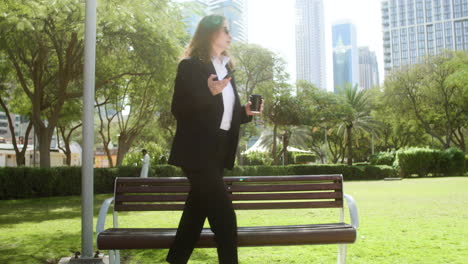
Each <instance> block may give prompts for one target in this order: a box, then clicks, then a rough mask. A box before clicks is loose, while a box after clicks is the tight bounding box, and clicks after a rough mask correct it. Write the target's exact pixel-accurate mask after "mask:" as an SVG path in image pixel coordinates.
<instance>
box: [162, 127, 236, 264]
mask: <svg viewBox="0 0 468 264" xmlns="http://www.w3.org/2000/svg"><path fill="white" fill-rule="evenodd" d="M216 144H217V153H216V158H214V160H213V164H212V165H213V166H207V168H203V169H187V168H182V169H183V171H184V174H185V176H186V177H187V178H188V179H189V181H190V185H191V190H190V192H189V195H188V197H187V201H186V202H185V208H184V212H183V214H182V217H181V219H180V223H179V227H178V229H177V233H176V237H175V240H174V243H173V245H172V246H171V248H170V249H169V253H168V255H167V259H166V260H167V261H168V262H169V263H172V264H185V263H187V262H188V260H189V258H190V255H191V254H192V251H193V249H194V247H195V244H196V242H197V241H198V239H199V237H200V232H201V231H202V229H203V225H204V223H205V219H206V218H208V221H209V223H210V228H211V230H212V231H213V233H214V234H215V239H216V244H217V251H218V260H219V263H221V264H237V263H238V260H237V259H238V257H237V222H236V214H235V212H234V208H233V206H232V201H231V199H230V198H229V196H228V192H227V189H226V186H225V184H224V181H223V171H224V168H223V167H224V166H223V165H224V158H225V156H226V146H227V133H226V132H225V131H222V130H221V131H220V132H219V136H218V138H217V139H216Z"/></svg>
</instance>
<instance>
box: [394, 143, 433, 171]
mask: <svg viewBox="0 0 468 264" xmlns="http://www.w3.org/2000/svg"><path fill="white" fill-rule="evenodd" d="M435 153H436V151H435V150H432V149H427V148H409V149H405V150H399V151H398V152H397V154H396V159H395V163H396V165H397V167H398V168H399V170H400V175H401V176H402V177H409V176H411V174H417V175H418V176H420V177H423V176H426V175H427V174H428V173H429V172H430V170H431V167H432V166H433V164H434V163H435V162H436V154H435Z"/></svg>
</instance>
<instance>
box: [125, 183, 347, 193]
mask: <svg viewBox="0 0 468 264" xmlns="http://www.w3.org/2000/svg"><path fill="white" fill-rule="evenodd" d="M227 188H228V191H229V192H293V191H322V190H341V188H342V187H341V184H340V183H321V184H287V185H286V184H277V185H247V184H233V185H228V186H227ZM189 191H190V186H117V188H116V193H118V194H119V193H188V192H189Z"/></svg>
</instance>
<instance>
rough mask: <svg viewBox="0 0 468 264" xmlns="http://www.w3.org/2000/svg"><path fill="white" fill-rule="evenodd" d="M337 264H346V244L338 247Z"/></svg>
mask: <svg viewBox="0 0 468 264" xmlns="http://www.w3.org/2000/svg"><path fill="white" fill-rule="evenodd" d="M338 264H346V244H340V245H338Z"/></svg>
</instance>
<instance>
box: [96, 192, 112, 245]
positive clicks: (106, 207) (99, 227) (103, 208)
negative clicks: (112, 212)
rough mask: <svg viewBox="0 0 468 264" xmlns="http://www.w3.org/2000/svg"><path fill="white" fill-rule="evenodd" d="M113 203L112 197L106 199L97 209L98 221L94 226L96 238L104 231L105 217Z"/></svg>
mask: <svg viewBox="0 0 468 264" xmlns="http://www.w3.org/2000/svg"><path fill="white" fill-rule="evenodd" d="M112 202H114V197H112V198H109V199H106V200H105V201H104V202H103V203H102V205H101V209H99V216H98V221H97V224H96V236H97V235H99V233H101V232H102V231H103V230H104V225H105V224H106V216H107V212H108V211H109V207H110V205H111V204H112Z"/></svg>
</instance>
